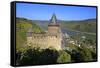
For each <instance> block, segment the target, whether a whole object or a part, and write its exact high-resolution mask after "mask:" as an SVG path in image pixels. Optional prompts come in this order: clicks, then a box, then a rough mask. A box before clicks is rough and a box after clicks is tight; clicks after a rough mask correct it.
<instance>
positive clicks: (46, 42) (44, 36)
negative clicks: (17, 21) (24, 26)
mask: <svg viewBox="0 0 100 68" xmlns="http://www.w3.org/2000/svg"><path fill="white" fill-rule="evenodd" d="M27 45H28V46H31V47H39V48H42V49H45V48H53V49H56V50H61V49H63V47H64V40H63V36H62V32H61V30H60V25H59V23H57V19H56V15H55V14H53V16H52V18H51V20H50V23H49V24H48V31H47V32H45V33H33V32H32V30H31V29H30V30H29V31H28V33H27Z"/></svg>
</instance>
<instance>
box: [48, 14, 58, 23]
mask: <svg viewBox="0 0 100 68" xmlns="http://www.w3.org/2000/svg"><path fill="white" fill-rule="evenodd" d="M49 25H58V23H57V18H56V15H55V14H53V15H52V17H51V19H50V23H49Z"/></svg>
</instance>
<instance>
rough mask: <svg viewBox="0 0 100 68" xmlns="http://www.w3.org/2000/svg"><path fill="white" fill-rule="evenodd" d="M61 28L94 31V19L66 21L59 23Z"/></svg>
mask: <svg viewBox="0 0 100 68" xmlns="http://www.w3.org/2000/svg"><path fill="white" fill-rule="evenodd" d="M61 27H62V28H69V29H72V30H77V31H81V32H89V33H95V32H96V19H88V20H82V21H68V22H67V21H66V22H62V23H61Z"/></svg>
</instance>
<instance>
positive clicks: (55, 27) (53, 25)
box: [48, 14, 59, 34]
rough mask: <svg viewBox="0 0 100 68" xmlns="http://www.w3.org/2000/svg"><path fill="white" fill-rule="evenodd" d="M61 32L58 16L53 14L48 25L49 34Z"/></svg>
mask: <svg viewBox="0 0 100 68" xmlns="http://www.w3.org/2000/svg"><path fill="white" fill-rule="evenodd" d="M58 32H59V24H58V23H57V18H56V15H55V14H53V16H52V18H51V20H50V23H49V25H48V33H51V34H55V33H58Z"/></svg>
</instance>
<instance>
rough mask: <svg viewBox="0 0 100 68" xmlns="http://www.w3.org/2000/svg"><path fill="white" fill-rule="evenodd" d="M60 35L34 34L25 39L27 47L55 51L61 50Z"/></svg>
mask: <svg viewBox="0 0 100 68" xmlns="http://www.w3.org/2000/svg"><path fill="white" fill-rule="evenodd" d="M61 40H62V38H61V35H60V34H56V35H50V34H39V35H38V34H34V35H33V36H32V37H27V43H28V46H31V47H40V48H42V49H45V48H54V49H56V50H60V49H61V45H62V44H61Z"/></svg>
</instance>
